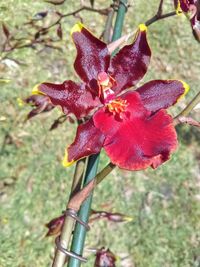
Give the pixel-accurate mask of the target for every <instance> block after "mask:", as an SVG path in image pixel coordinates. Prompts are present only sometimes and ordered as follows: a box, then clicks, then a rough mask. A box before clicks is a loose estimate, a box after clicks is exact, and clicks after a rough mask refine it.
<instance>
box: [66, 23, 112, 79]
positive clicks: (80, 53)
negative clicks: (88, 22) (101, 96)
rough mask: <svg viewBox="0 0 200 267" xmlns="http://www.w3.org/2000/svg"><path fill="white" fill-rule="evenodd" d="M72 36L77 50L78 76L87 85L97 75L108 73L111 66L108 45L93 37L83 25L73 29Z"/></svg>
mask: <svg viewBox="0 0 200 267" xmlns="http://www.w3.org/2000/svg"><path fill="white" fill-rule="evenodd" d="M71 34H72V38H73V40H74V43H75V45H76V49H77V57H76V60H75V62H74V68H75V70H76V72H77V74H78V75H79V76H80V78H81V79H82V80H83V81H84V82H86V83H88V82H89V81H91V80H93V79H95V80H96V79H97V74H98V73H99V72H102V71H105V72H106V71H107V69H108V67H109V64H110V55H109V53H108V49H107V45H106V44H105V43H104V42H102V41H101V40H99V39H98V38H96V37H95V36H94V35H92V34H91V33H90V32H89V31H88V30H87V29H86V28H85V27H84V26H83V25H82V24H81V23H78V24H76V25H75V26H74V27H73V28H72V31H71Z"/></svg>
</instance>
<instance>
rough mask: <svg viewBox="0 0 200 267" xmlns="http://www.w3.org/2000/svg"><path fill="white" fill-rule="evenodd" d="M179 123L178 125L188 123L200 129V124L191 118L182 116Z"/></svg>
mask: <svg viewBox="0 0 200 267" xmlns="http://www.w3.org/2000/svg"><path fill="white" fill-rule="evenodd" d="M177 122H178V123H186V124H189V125H192V126H195V127H200V122H198V121H196V120H194V119H193V118H191V117H184V116H180V117H178V118H177Z"/></svg>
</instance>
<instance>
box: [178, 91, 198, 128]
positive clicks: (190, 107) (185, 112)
mask: <svg viewBox="0 0 200 267" xmlns="http://www.w3.org/2000/svg"><path fill="white" fill-rule="evenodd" d="M199 103H200V91H199V93H198V94H197V95H196V96H195V97H194V98H193V99H192V100H191V102H190V103H189V104H188V105H187V106H186V108H184V109H183V110H182V111H181V112H180V113H179V114H178V115H177V116H176V117H175V118H174V125H177V124H178V123H180V122H179V118H180V117H187V115H188V114H189V113H190V112H191V111H192V110H193V108H194V107H195V106H196V105H197V104H199Z"/></svg>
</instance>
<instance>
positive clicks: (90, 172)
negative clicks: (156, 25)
mask: <svg viewBox="0 0 200 267" xmlns="http://www.w3.org/2000/svg"><path fill="white" fill-rule="evenodd" d="M126 4H127V0H122V1H121V2H120V4H119V8H118V12H117V17H116V21H115V26H114V33H113V37H112V41H115V40H117V39H118V38H120V37H121V34H122V27H123V22H124V18H125V13H126ZM98 161H99V156H98V155H92V156H90V157H89V161H88V166H87V170H86V174H85V181H84V185H86V184H87V183H88V182H89V181H90V180H91V179H93V178H94V177H95V175H96V172H97V165H98ZM91 204H92V194H90V196H89V197H88V198H87V199H86V201H84V203H83V204H82V206H81V208H80V211H79V213H78V216H79V218H80V219H81V220H83V221H84V222H88V220H89V215H90V210H91ZM85 237H86V229H85V228H84V227H83V226H82V225H80V224H78V223H77V224H76V227H75V230H74V235H73V239H72V246H71V252H75V253H76V254H79V255H82V253H83V248H84V242H85ZM80 265H81V262H80V261H79V260H77V259H75V258H72V257H71V258H70V259H69V262H68V265H67V266H68V267H79V266H80Z"/></svg>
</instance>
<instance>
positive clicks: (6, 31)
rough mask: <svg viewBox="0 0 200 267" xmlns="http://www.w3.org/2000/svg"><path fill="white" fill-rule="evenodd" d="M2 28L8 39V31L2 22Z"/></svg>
mask: <svg viewBox="0 0 200 267" xmlns="http://www.w3.org/2000/svg"><path fill="white" fill-rule="evenodd" d="M2 29H3V33H4V34H5V36H6V38H7V39H8V38H9V37H10V31H9V29H8V27H7V26H6V25H5V23H2Z"/></svg>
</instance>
